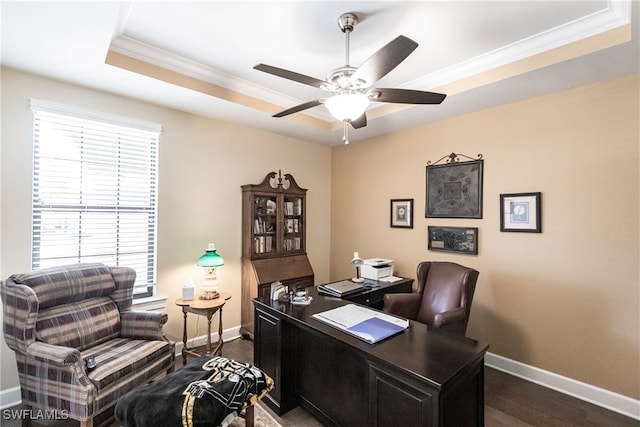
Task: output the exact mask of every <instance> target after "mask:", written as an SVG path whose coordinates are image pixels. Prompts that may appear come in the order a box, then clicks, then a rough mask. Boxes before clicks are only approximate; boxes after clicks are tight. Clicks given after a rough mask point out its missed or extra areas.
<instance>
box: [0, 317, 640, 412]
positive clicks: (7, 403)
mask: <svg viewBox="0 0 640 427" xmlns="http://www.w3.org/2000/svg"><path fill="white" fill-rule="evenodd" d="M238 337H240V327H239V326H237V327H234V328H231V329H226V330H225V331H223V333H222V339H223V340H224V341H230V340H234V339H236V338H238ZM217 338H218V336H217V334H212V337H211V339H212V340H213V341H215V340H217ZM206 340H207V337H206V335H203V336H200V337H196V338H193V339H191V340H189V341H188V344H189V346H198V345H202V344H204V343H206ZM182 347H183V344H182V342H177V343H176V356H180V355H182ZM485 365H486V366H489V367H491V368H494V369H497V370H499V371H502V372H506V373H507V374H510V375H513V376H516V377H518V378H522V379H524V380H527V381H531V382H533V383H536V384H539V385H541V386H543V387H547V388H550V389H552V390H556V391H559V392H560V393H564V394H567V395H569V396H573V397H575V398H578V399H580V400H584V401H586V402H589V403H592V404H594V405H597V406H600V407H603V408H606V409H609V410H611V411H614V412H617V413H619V414H622V415H624V416H627V417H630V418H633V419H636V420H640V401H639V400H635V399H632V398H630V397H627V396H623V395H621V394H618V393H614V392H611V391H609V390H605V389H602V388H598V387H595V386H592V385H590V384H587V383H583V382H580V381H576V380H574V379H571V378H568V377H563V376H561V375H558V374H554V373H553V372H549V371H545V370H543V369H539V368H536V367H534V366H529V365H525V364H524V363H520V362H517V361H515V360H511V359H507V358H506V357H502V356H499V355H497V354H493V353H487V354H486V356H485ZM20 399H21V398H20V387H19V386H18V387H11V388H8V389H5V390H1V391H0V409H6V408H10V407H12V406H16V405H19V404H20Z"/></svg>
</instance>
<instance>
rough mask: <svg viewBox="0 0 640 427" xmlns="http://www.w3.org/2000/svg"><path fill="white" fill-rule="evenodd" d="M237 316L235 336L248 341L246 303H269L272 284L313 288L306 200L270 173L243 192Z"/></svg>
mask: <svg viewBox="0 0 640 427" xmlns="http://www.w3.org/2000/svg"><path fill="white" fill-rule="evenodd" d="M241 188H242V314H241V321H242V325H241V329H240V333H241V334H242V336H243V337H245V338H253V328H254V309H253V304H252V302H251V300H252V299H253V298H256V297H269V295H270V291H271V283H273V282H275V281H278V280H279V281H280V282H282V284H283V285H285V286H289V289H291V288H292V287H294V286H313V285H314V275H313V269H312V268H311V263H310V262H309V259H308V258H307V251H306V194H307V190H306V189H305V188H301V187H300V186H299V185H298V184H297V183H296V181H295V179H294V178H293V176H291V175H290V174H285V175H284V176H282V173H281V171H278V173H277V174H276V172H269V173H268V174H267V176H265V178H264V179H263V181H262V182H261V183H260V184H248V185H243V186H242V187H241Z"/></svg>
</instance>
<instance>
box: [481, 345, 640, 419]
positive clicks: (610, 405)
mask: <svg viewBox="0 0 640 427" xmlns="http://www.w3.org/2000/svg"><path fill="white" fill-rule="evenodd" d="M484 364H485V365H486V366H489V367H491V368H494V369H497V370H499V371H503V372H506V373H507V374H510V375H513V376H515V377H518V378H522V379H524V380H527V381H531V382H532V383H536V384H539V385H541V386H544V387H547V388H550V389H552V390H556V391H559V392H560V393H564V394H567V395H569V396H573V397H575V398H578V399H580V400H584V401H585V402H589V403H592V404H594V405H597V406H600V407H603V408H606V409H609V410H611V411H614V412H617V413H619V414H622V415H624V416H627V417H630V418H633V419H636V420H640V400H635V399H632V398H630V397H627V396H624V395H621V394H618V393H614V392H612V391H609V390H605V389H602V388H598V387H595V386H592V385H590V384H587V383H583V382H580V381H576V380H574V379H571V378H568V377H563V376H561V375H558V374H554V373H553V372H549V371H545V370H543V369H539V368H536V367H534V366H529V365H525V364H524V363H520V362H517V361H515V360H511V359H507V358H506V357H502V356H499V355H497V354H493V353H487V354H486V356H485V358H484Z"/></svg>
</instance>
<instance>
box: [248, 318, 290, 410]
mask: <svg viewBox="0 0 640 427" xmlns="http://www.w3.org/2000/svg"><path fill="white" fill-rule="evenodd" d="M254 319H255V330H254V340H255V345H254V346H253V361H254V364H255V365H256V366H257V367H258V368H260V369H262V370H263V371H264V372H266V373H267V375H269V376H270V377H271V378H272V379H273V381H274V383H275V384H274V388H273V390H271V392H270V393H269V394H268V395H267V396H266V397H265V398H264V402H265V403H266V404H267V405H268V406H269V407H270V408H271V409H272V410H273V411H274V412H275V413H276V414H278V415H282V414H284V413H285V412H287V411H289V410H291V409H293V408H294V407H295V406H296V405H297V400H296V394H295V383H294V382H295V379H294V374H295V367H296V363H295V347H296V345H295V328H294V326H293V325H291V324H289V323H287V322H284V321H282V320H281V319H278V318H277V317H274V316H271V315H269V314H267V313H265V312H263V311H260V310H256V311H255V316H254Z"/></svg>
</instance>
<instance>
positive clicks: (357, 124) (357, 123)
mask: <svg viewBox="0 0 640 427" xmlns="http://www.w3.org/2000/svg"><path fill="white" fill-rule="evenodd" d="M349 123H351V126H353V128H354V129H360V128H363V127H365V126H366V125H367V113H362V115H361V116H360V117H358V118H357V119H355V120H351V121H350V122H349Z"/></svg>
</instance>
